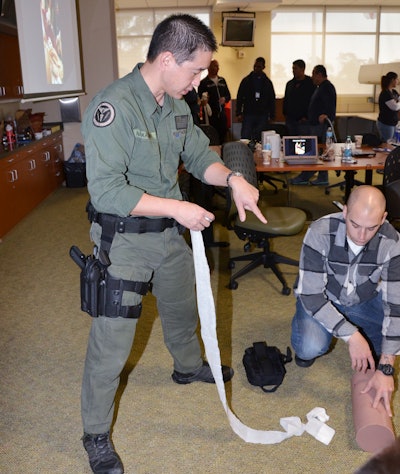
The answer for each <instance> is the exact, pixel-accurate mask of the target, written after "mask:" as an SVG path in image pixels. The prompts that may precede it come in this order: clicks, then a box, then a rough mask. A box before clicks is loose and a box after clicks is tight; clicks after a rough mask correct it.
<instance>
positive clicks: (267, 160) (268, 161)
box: [262, 150, 272, 165]
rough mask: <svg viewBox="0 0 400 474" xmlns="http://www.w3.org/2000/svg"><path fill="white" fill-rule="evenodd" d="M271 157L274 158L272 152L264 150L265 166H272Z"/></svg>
mask: <svg viewBox="0 0 400 474" xmlns="http://www.w3.org/2000/svg"><path fill="white" fill-rule="evenodd" d="M271 156H272V150H263V151H262V157H263V164H264V165H270V164H271Z"/></svg>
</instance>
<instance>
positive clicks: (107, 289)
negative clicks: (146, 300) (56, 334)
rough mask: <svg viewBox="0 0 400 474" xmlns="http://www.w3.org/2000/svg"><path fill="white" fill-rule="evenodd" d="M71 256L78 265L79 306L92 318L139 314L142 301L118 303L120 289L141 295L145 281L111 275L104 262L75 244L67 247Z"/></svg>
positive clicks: (146, 287) (120, 293) (147, 286)
mask: <svg viewBox="0 0 400 474" xmlns="http://www.w3.org/2000/svg"><path fill="white" fill-rule="evenodd" d="M70 256H71V258H72V260H73V261H74V262H75V263H76V264H77V265H78V266H79V268H80V269H81V275H80V285H81V309H82V311H85V312H86V313H88V314H90V316H92V317H94V318H96V317H98V316H100V315H102V316H107V317H109V318H133V319H137V318H139V317H140V313H141V311H142V305H141V304H137V305H135V306H122V296H123V293H124V291H132V292H135V293H138V294H140V295H145V294H146V293H147V291H148V289H149V284H148V283H147V282H137V281H130V280H122V279H119V278H113V277H112V276H111V275H110V274H109V273H108V271H107V267H108V265H109V263H108V264H104V263H102V262H101V261H100V260H99V259H98V258H96V257H95V256H93V255H88V256H85V255H84V254H83V253H82V252H81V251H80V250H79V249H78V247H76V246H75V245H74V246H72V247H71V249H70Z"/></svg>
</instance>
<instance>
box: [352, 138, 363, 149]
mask: <svg viewBox="0 0 400 474" xmlns="http://www.w3.org/2000/svg"><path fill="white" fill-rule="evenodd" d="M354 141H355V143H356V148H361V146H362V141H363V136H362V135H354Z"/></svg>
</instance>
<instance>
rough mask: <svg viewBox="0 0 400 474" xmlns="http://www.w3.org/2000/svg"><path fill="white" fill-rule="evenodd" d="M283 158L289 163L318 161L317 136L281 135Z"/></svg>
mask: <svg viewBox="0 0 400 474" xmlns="http://www.w3.org/2000/svg"><path fill="white" fill-rule="evenodd" d="M282 142H283V146H282V148H283V158H284V160H285V161H286V163H288V164H289V165H312V164H316V163H318V159H319V155H318V137H314V136H296V137H295V136H287V137H282Z"/></svg>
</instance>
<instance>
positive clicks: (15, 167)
mask: <svg viewBox="0 0 400 474" xmlns="http://www.w3.org/2000/svg"><path fill="white" fill-rule="evenodd" d="M26 178H27V177H26V176H25V174H24V160H23V157H21V156H20V155H18V154H14V155H13V156H12V157H10V158H9V159H8V158H5V159H4V160H1V161H0V237H1V236H3V235H4V234H6V233H7V232H8V231H9V230H10V229H11V228H12V227H14V226H15V224H17V223H18V222H19V221H20V220H21V219H22V217H24V216H25V214H26V210H25V209H26V207H29V196H27V195H25V193H24V188H25V186H26V184H27V183H26V182H25V180H26Z"/></svg>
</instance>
